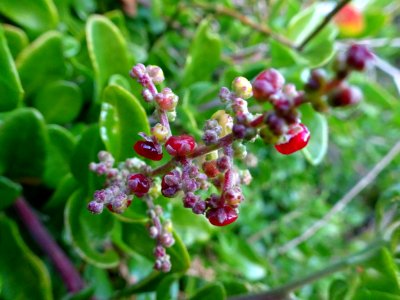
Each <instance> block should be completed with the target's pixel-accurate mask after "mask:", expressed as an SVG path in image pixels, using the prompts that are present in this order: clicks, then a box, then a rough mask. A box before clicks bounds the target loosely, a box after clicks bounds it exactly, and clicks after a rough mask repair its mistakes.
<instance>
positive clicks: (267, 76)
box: [253, 69, 285, 102]
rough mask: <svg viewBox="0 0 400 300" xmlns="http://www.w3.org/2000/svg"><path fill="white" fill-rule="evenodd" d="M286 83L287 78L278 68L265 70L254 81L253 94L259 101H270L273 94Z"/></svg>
mask: <svg viewBox="0 0 400 300" xmlns="http://www.w3.org/2000/svg"><path fill="white" fill-rule="evenodd" d="M284 84H285V79H284V78H283V76H282V75H281V73H279V72H278V71H277V70H275V69H268V70H265V71H263V72H261V73H260V74H258V75H257V77H256V78H255V79H254V81H253V96H254V98H255V99H256V100H258V101H261V102H264V101H268V100H269V98H270V97H271V95H273V94H275V93H276V92H278V91H279V90H280V89H282V87H283V85H284Z"/></svg>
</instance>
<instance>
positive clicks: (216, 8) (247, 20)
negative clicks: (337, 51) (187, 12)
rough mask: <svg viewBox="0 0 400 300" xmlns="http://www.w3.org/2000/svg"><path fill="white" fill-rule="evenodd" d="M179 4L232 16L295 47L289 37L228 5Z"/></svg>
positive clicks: (282, 42) (284, 43)
mask: <svg viewBox="0 0 400 300" xmlns="http://www.w3.org/2000/svg"><path fill="white" fill-rule="evenodd" d="M181 5H182V6H183V7H185V6H192V7H198V8H201V9H204V10H207V11H211V12H214V13H216V14H219V15H225V16H229V17H232V18H234V19H236V20H238V21H240V22H241V23H242V24H244V25H247V26H249V27H251V28H253V29H254V30H257V31H258V32H261V33H263V34H265V35H267V36H269V37H271V38H272V39H274V40H276V41H278V42H280V43H281V44H283V45H286V46H288V47H290V48H295V46H294V45H293V43H292V42H291V41H290V40H289V39H287V38H286V37H284V36H281V35H279V34H277V33H275V32H274V31H273V30H272V29H271V28H269V27H268V26H266V25H263V24H260V23H257V22H254V21H253V20H251V19H250V18H248V17H246V16H245V15H242V14H241V13H239V12H237V11H235V10H233V9H230V8H228V7H225V6H223V5H220V4H217V5H214V4H208V3H190V4H181Z"/></svg>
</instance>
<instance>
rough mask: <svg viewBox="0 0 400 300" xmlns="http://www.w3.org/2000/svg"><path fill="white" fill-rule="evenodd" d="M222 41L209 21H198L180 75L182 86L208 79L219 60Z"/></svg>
mask: <svg viewBox="0 0 400 300" xmlns="http://www.w3.org/2000/svg"><path fill="white" fill-rule="evenodd" d="M221 51H222V42H221V39H220V37H219V36H218V35H217V34H216V33H214V32H213V31H212V29H211V22H210V21H209V20H204V21H202V22H201V23H200V25H199V27H198V28H197V30H196V34H195V36H194V38H193V41H192V44H191V47H190V50H189V55H188V57H187V59H186V64H185V69H184V71H183V75H182V86H188V85H191V84H192V83H195V82H198V81H209V80H210V79H211V75H212V74H213V72H214V71H215V70H216V68H217V67H218V65H219V63H220V61H221Z"/></svg>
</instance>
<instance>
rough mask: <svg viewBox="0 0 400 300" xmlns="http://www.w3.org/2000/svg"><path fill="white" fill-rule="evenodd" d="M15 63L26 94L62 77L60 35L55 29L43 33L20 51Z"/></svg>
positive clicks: (62, 57)
mask: <svg viewBox="0 0 400 300" xmlns="http://www.w3.org/2000/svg"><path fill="white" fill-rule="evenodd" d="M16 63H17V69H18V72H19V76H20V78H21V81H22V86H23V87H24V89H25V92H26V94H27V95H30V94H32V93H34V92H36V91H37V90H39V89H40V88H42V87H43V86H44V85H45V84H46V83H48V82H51V81H54V80H57V79H62V78H64V75H65V71H66V67H65V61H64V55H63V49H62V35H61V34H60V33H59V32H56V31H48V32H46V33H44V34H43V35H41V36H40V37H39V38H37V39H36V40H35V41H34V42H33V43H32V44H30V45H29V46H28V47H26V48H25V49H24V50H23V51H22V52H21V53H20V55H19V56H18V58H17V62H16Z"/></svg>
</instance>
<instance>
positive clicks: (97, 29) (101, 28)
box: [86, 15, 132, 100]
mask: <svg viewBox="0 0 400 300" xmlns="http://www.w3.org/2000/svg"><path fill="white" fill-rule="evenodd" d="M86 39H87V46H88V51H89V57H90V60H91V62H92V66H93V69H94V74H95V84H96V86H95V90H96V93H95V94H96V99H98V100H99V99H100V96H101V93H102V91H103V89H104V88H105V86H106V85H107V83H108V80H109V79H110V77H111V76H112V75H114V74H120V75H123V76H125V77H128V74H129V70H130V68H131V67H132V66H130V65H129V55H128V47H127V44H126V41H125V39H124V36H123V35H122V33H121V31H120V30H119V29H118V27H117V26H116V25H114V24H113V23H112V22H111V21H110V20H109V19H107V18H106V17H103V16H100V15H94V16H91V17H90V18H89V20H88V22H87V24H86Z"/></svg>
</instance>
